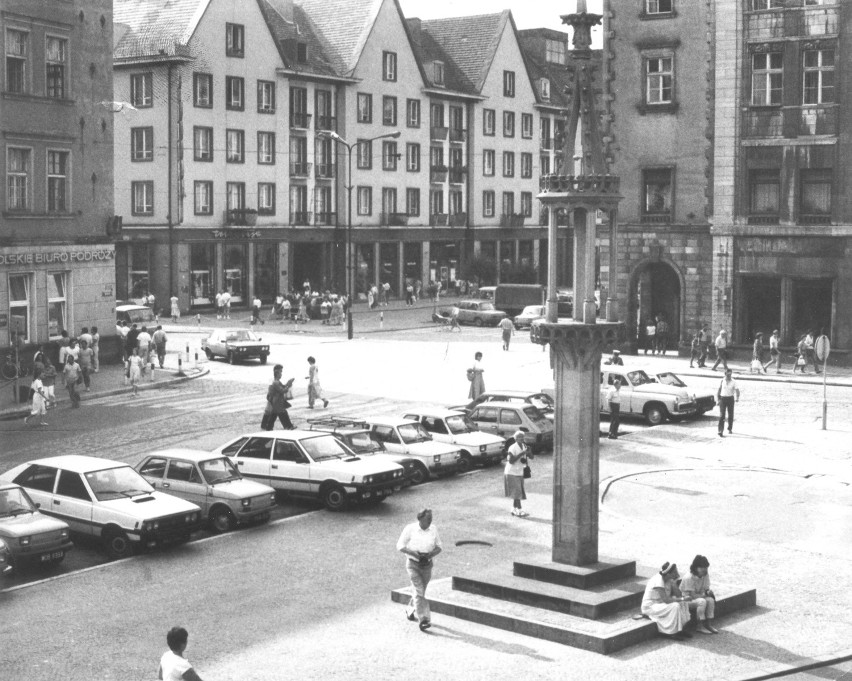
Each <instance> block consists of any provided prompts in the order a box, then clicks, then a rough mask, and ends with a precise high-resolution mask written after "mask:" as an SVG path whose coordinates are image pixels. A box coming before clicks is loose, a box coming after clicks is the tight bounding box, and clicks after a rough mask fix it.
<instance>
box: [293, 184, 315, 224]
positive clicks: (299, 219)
mask: <svg viewBox="0 0 852 681" xmlns="http://www.w3.org/2000/svg"><path fill="white" fill-rule="evenodd" d="M310 217H311V216H310V213H309V212H308V187H307V185H304V184H293V185H290V223H291V224H294V225H307V224H310Z"/></svg>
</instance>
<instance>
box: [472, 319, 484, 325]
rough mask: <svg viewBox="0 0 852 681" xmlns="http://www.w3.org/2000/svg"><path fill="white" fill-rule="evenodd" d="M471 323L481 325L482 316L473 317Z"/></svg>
mask: <svg viewBox="0 0 852 681" xmlns="http://www.w3.org/2000/svg"><path fill="white" fill-rule="evenodd" d="M473 325H474V326H482V317H477V318H476V319H474V320H473Z"/></svg>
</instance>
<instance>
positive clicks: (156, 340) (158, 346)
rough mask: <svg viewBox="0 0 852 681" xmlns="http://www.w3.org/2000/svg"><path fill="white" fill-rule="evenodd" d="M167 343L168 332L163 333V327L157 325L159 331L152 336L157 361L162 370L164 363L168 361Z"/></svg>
mask: <svg viewBox="0 0 852 681" xmlns="http://www.w3.org/2000/svg"><path fill="white" fill-rule="evenodd" d="M166 341H168V338H167V337H166V332H165V331H163V327H162V325H160V324H157V330H156V331H154V335H153V336H151V342H152V343H153V344H154V351H155V352H156V353H157V361H158V362H159V364H160V368H161V369H162V368H163V363H164V362H165V361H166Z"/></svg>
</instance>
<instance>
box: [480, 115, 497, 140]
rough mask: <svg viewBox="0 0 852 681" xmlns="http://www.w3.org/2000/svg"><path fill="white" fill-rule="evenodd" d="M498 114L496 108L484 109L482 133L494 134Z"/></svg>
mask: <svg viewBox="0 0 852 681" xmlns="http://www.w3.org/2000/svg"><path fill="white" fill-rule="evenodd" d="M496 118H497V114H496V112H495V111H494V109H483V110H482V134H483V135H486V136H488V137H493V136H494V127H495V125H496V123H495V120H496Z"/></svg>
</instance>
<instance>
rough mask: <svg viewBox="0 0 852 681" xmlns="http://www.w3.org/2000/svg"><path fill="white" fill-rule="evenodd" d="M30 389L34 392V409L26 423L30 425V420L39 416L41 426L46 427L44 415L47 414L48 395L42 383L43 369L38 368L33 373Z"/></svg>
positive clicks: (25, 420)
mask: <svg viewBox="0 0 852 681" xmlns="http://www.w3.org/2000/svg"><path fill="white" fill-rule="evenodd" d="M30 389H31V390H32V391H33V408H32V410H31V411H30V414H29V415H28V416H27V417H26V418H25V419H24V423H29V421H30V419H31V418H33V417H35V416H38V417H39V425H40V426H46V425H47V422H46V421H45V420H44V415H45V414H47V395H45V392H44V386H43V385H42V382H41V369H39V368H36V369H35V371H34V372H33V381H32V383H30Z"/></svg>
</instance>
